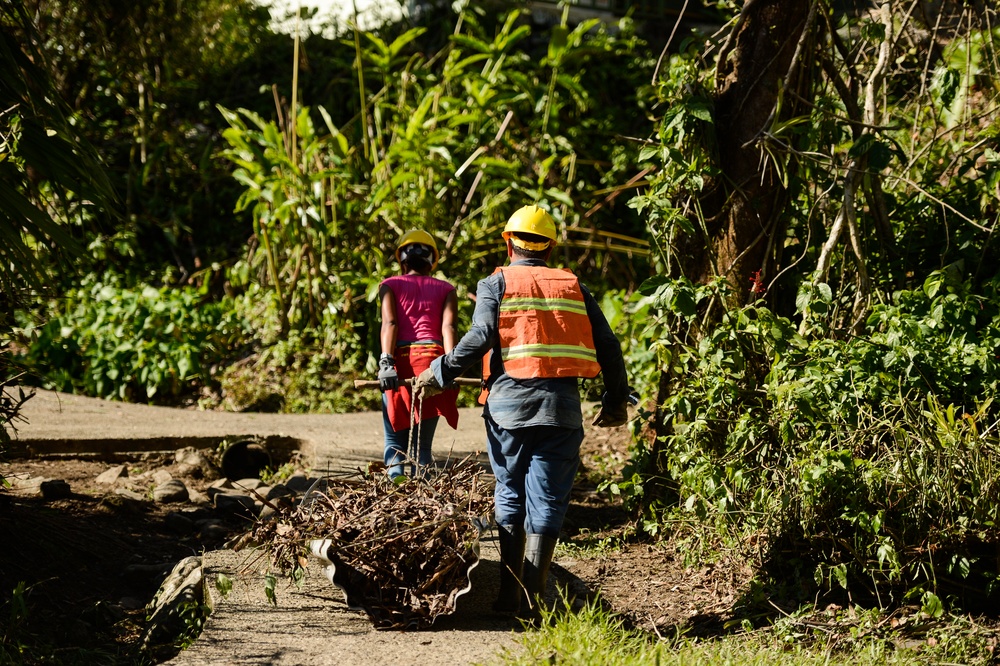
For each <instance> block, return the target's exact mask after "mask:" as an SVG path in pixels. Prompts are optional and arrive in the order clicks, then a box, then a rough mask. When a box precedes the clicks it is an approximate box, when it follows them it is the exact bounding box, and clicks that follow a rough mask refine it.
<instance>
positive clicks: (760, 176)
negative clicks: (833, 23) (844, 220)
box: [649, 0, 816, 493]
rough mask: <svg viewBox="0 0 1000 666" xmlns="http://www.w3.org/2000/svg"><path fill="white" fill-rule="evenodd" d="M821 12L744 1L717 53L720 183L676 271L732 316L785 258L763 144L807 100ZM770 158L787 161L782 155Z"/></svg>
mask: <svg viewBox="0 0 1000 666" xmlns="http://www.w3.org/2000/svg"><path fill="white" fill-rule="evenodd" d="M815 7H816V0H811V1H807V0H746V2H745V3H744V6H743V13H742V14H741V16H740V19H739V21H738V23H737V24H736V26H735V28H734V31H733V33H732V34H731V36H730V38H729V39H728V40H727V42H726V45H725V47H724V48H723V50H722V53H721V54H720V59H719V65H718V72H717V77H716V94H715V112H714V121H715V129H716V141H717V157H718V168H719V170H720V172H721V174H722V175H721V177H719V178H717V179H716V180H715V182H712V183H709V186H708V187H707V188H706V190H705V194H704V195H703V196H702V198H701V201H700V202H699V203H700V207H701V211H702V214H703V216H704V221H705V223H704V227H703V229H702V232H703V233H702V235H700V236H694V235H692V236H689V237H687V238H685V239H683V240H681V241H680V243H681V244H680V247H679V248H678V250H679V255H680V257H681V262H680V270H681V271H682V272H683V274H684V275H685V276H687V277H688V278H689V279H691V280H693V281H695V282H701V283H706V282H708V281H709V280H711V279H713V278H714V277H715V276H722V277H724V278H726V279H727V280H728V281H729V283H730V284H731V285H732V286H733V290H732V292H731V296H730V298H729V302H728V303H725V304H722V305H724V306H725V307H728V308H733V307H740V306H742V305H744V304H746V303H747V302H749V301H751V300H753V299H755V298H757V297H759V296H760V294H761V293H762V292H763V291H764V290H765V289H766V287H767V285H768V283H769V281H770V280H772V279H773V278H774V275H775V269H776V267H777V258H778V256H779V255H780V252H781V250H782V249H783V248H782V245H783V243H782V240H783V237H784V232H785V228H786V224H785V222H784V219H783V212H784V210H783V209H784V205H785V203H786V202H787V200H788V193H787V191H786V188H785V185H784V184H783V182H782V173H781V171H779V169H777V168H776V165H775V163H774V161H773V159H772V157H771V156H770V154H769V153H768V152H767V151H765V150H764V143H765V142H766V141H774V140H775V139H772V138H768V136H767V132H768V131H769V130H770V129H771V127H772V126H773V124H774V122H775V121H776V120H778V121H781V120H786V119H788V118H791V117H794V116H796V115H799V114H800V113H802V111H801V109H802V108H803V106H804V104H803V100H808V99H810V98H811V95H810V93H808V92H807V91H808V90H809V86H810V83H811V77H810V76H809V75H808V73H805V74H803V72H807V71H808V68H807V67H804V66H803V63H808V60H809V58H808V56H803V54H808V53H809V49H808V48H806V46H807V41H808V39H809V38H810V36H811V35H810V32H809V28H810V26H811V25H816V22H815V21H814V20H813V19H814V18H815ZM779 100H780V105H779ZM783 139H784V137H783ZM774 153H775V154H776V155H779V156H780V155H788V154H789V153H788V152H787V151H786V150H780V149H779V150H775V151H774ZM785 160H786V161H785V162H784V163H783V164H782V165H781V168H782V169H790V168H794V160H793V159H791V160H790V159H787V158H785ZM787 175H788V174H787V171H786V176H787ZM786 182H787V181H786ZM698 227H699V223H697V222H696V223H695V228H698ZM769 296H773V294H770V295H769ZM715 305H716V306H718V305H719V304H718V303H716V304H715ZM709 307H713V306H712V305H710V306H709ZM721 313H722V309H721V308H718V307H715V308H714V309H713V310H712V311H711V312H708V313H706V316H705V317H704V318H703V319H702V321H703V322H704V323H707V324H709V325H710V324H711V322H712V321H717V320H718V318H719V317H720V316H721ZM701 333H703V331H694V332H693V334H694V335H695V336H697V335H700V334H701ZM672 379H673V378H672V376H671V371H670V370H666V371H665V372H663V373H662V374H661V376H660V382H659V386H658V390H657V404H660V405H662V404H663V403H664V401H665V400H666V398H667V396H668V395H669V390H670V385H671V382H672ZM656 424H657V425H656V427H655V431H656V435H667V434H669V433H670V432H671V431H672V427H673V423H672V419H671V418H670V415H669V414H663V413H661V414H660V417H659V418H657V419H656ZM656 449H657V445H654V446H653V450H654V452H655V451H656ZM649 492H654V493H656V492H670V490H669V488H666V489H662V488H661V489H652V488H650V489H649Z"/></svg>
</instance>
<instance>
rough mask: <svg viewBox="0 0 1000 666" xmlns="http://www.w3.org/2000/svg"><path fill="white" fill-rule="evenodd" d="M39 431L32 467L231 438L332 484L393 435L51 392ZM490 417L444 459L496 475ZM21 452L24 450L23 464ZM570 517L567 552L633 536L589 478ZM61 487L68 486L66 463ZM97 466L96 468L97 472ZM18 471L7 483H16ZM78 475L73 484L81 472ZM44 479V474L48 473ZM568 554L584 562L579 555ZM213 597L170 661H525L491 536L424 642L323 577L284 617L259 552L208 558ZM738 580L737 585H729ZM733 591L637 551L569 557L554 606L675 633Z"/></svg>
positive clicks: (313, 420) (445, 434)
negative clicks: (494, 604)
mask: <svg viewBox="0 0 1000 666" xmlns="http://www.w3.org/2000/svg"><path fill="white" fill-rule="evenodd" d="M24 416H25V417H26V418H27V423H25V424H19V425H18V430H19V432H18V446H17V447H15V449H19V450H20V452H21V454H23V455H25V456H29V457H28V458H25V460H30V459H31V458H30V456H31V454H32V452H35V453H46V452H48V453H53V452H55V453H62V454H63V455H67V456H74V455H78V454H84V453H87V452H109V451H119V452H120V451H126V450H127V451H150V450H160V449H162V450H174V449H177V448H180V447H183V446H195V447H199V446H202V447H204V446H211V445H212V443H213V442H214V443H217V442H218V441H219V440H220V438H223V437H235V436H244V435H254V436H257V437H265V438H273V439H274V440H275V441H280V442H282V443H284V444H288V443H290V442H291V443H293V444H294V445H295V446H297V447H298V448H300V450H301V451H302V453H303V455H304V458H305V461H306V464H307V466H308V467H310V468H311V469H312V470H313V471H314V472H315V473H319V474H341V473H343V474H347V473H351V472H354V471H356V470H358V469H359V468H364V467H365V466H366V465H367V464H368V463H369V462H370V461H376V460H379V459H380V457H381V450H382V423H381V415H380V414H378V413H362V414H338V415H333V414H312V415H287V414H259V413H254V414H236V413H223V412H203V411H194V410H179V409H170V408H163V407H151V406H146V405H130V404H123V403H114V402H106V401H101V400H94V399H89V398H82V397H79V396H71V395H65V394H56V393H52V392H48V391H38V392H37V395H36V396H35V397H34V398H33V399H32V400H30V401H29V402H28V403H27V405H26V408H25V410H24ZM623 435H624V433H623V432H618V433H615V432H614V431H611V432H609V431H595V432H593V433H589V434H588V438H587V441H586V442H585V445H584V447H585V449H586V450H589V452H590V453H589V455H591V456H595V457H597V458H603V459H604V463H603V464H607V462H608V458H609V457H610V458H615V457H617V458H618V459H622V456H623V453H624V451H623V447H624V443H625V439H624V438H623ZM482 445H483V429H482V420H481V417H480V410H479V409H465V410H462V413H461V417H460V425H459V429H458V430H451V429H450V428H447V426H444V427H443V428H441V429H439V431H438V437H437V438H436V440H435V455H436V457H437V458H439V459H443V458H445V457H447V456H449V455H450V456H451V457H454V458H464V457H466V456H469V455H472V456H476V458H477V459H478V460H479V461H480V462H482V463H484V464H488V463H487V459H486V456H485V455H483V454H482V453H480V451H481V449H482ZM15 452H17V451H15ZM587 461H588V456H587V455H585V458H584V470H583V473H582V474H581V479H580V482H579V483H578V487H577V488H576V489H575V491H574V500H573V505H572V507H571V510H570V513H569V515H568V516H567V522H566V527H565V529H564V538H563V541H564V542H567V543H569V544H573V543H576V544H578V545H586V543H588V542H592V541H593V539H594V538H595V537H600V535H601V534H602V533H604V532H605V531H606V532H607V533H609V534H613V533H614V532H615V530H620V529H621V526H622V522H623V515H622V512H621V510H620V509H619V508H616V507H613V506H610V505H608V504H607V502H605V501H603V500H601V499H600V498H599V497H598V496H597V495H596V493H594V492H593V488H588V487H587V482H586V480H585V477H586V472H587V469H586V465H587ZM43 464H48V465H56V467H54V468H51V469H50V470H49V472H46V474H47V475H48V474H49V473H51V475H52V476H58V475H59V474H60V472H59V467H58V464H59V463H57V462H56V463H43ZM91 464H96V463H91ZM14 467H16V463H15V464H12V465H11V466H10V467H8V468H6V469H0V473H5V472H6V473H9V471H10V469H12V468H14ZM70 471H71V470H70V469H69V467H66V468H65V469H64V472H66V473H69V472H70ZM36 473H37V470H36ZM566 552H574V551H573V549H570V550H568V551H566ZM203 560H204V571H205V574H206V581H207V586H206V588H207V590H208V591H209V593H210V595H211V597H212V603H213V604H214V606H215V607H214V611H213V613H212V615H211V616H210V617H209V619H208V621H207V623H206V625H205V627H204V630H203V632H202V635H201V637H200V638H199V639H198V640H197V641H195V643H194V644H193V645H192V646H191V647H190V648H188V649H187V650H185V651H183V652H181V653H180V654H179V655H177V656H176V657H175V658H174V659H172V660H171V661H170V662H168V663H171V664H174V665H178V666H196V665H197V666H201V665H203V664H205V665H207V664H213V665H214V664H275V665H285V664H289V665H291V664H302V665H311V664H358V663H377V664H414V663H419V664H422V665H425V666H435V665H437V664H442V665H444V664H448V665H449V666H451V665H457V664H473V663H491V662H495V661H496V660H497V659H498V658H499V656H500V655H501V653H502V651H503V650H505V649H517V641H516V633H517V632H518V631H519V630H520V628H519V626H517V625H516V623H515V622H514V621H512V620H511V619H509V618H506V617H503V616H497V615H495V614H493V613H492V612H491V611H490V609H489V607H490V603H491V601H492V595H493V594H494V591H495V589H496V581H497V576H498V575H499V566H500V565H499V553H498V549H497V547H496V544H495V541H494V536H493V533H492V532H487V533H486V534H484V535H483V538H482V541H481V562H480V565H479V566H478V567H476V568H475V569H474V570H473V571H472V573H471V574H470V578H471V580H472V583H473V585H472V590H471V591H470V592H469V593H467V594H466V595H464V596H463V597H461V598H460V599H459V602H458V610H457V611H456V612H455V613H454V614H453V615H450V616H447V617H443V618H439V619H438V621H437V622H436V623H435V625H434V627H433V628H432V629H430V630H427V631H419V632H395V631H394V632H386V631H376V630H375V629H373V628H372V626H371V624H370V623H369V622H368V621H367V619H366V618H365V616H364V615H363V614H361V613H359V612H355V611H350V610H348V609H347V607H346V605H345V604H344V601H343V595H342V594H341V593H340V591H339V590H338V589H336V588H334V587H333V585H332V584H331V583H329V582H328V581H327V579H326V578H325V577H323V575H322V573H321V572H320V571H319V568H318V566H317V565H316V564H315V563H313V564H312V565H311V566H310V570H309V576H308V578H307V580H306V582H305V585H304V586H303V587H302V588H301V589H296V588H295V587H294V586H288V585H284V584H283V583H282V582H279V585H278V590H277V596H278V605H277V607H274V606H272V605H271V604H270V603H269V602H268V601H267V599H266V596H265V592H264V584H263V578H262V572H263V568H264V566H265V563H264V562H263V561H262V560H261V559H257V560H254V559H253V558H252V557H248V554H247V552H246V551H241V552H239V553H234V552H232V551H230V550H225V549H221V550H211V551H209V552H206V553H205V554H204V557H203ZM220 574H225V575H226V576H228V577H229V578H230V579H232V580H233V582H234V585H233V591H232V592H231V593H230V594H228V595H227V596H226V597H225V598H223V597H222V595H220V594H219V593H218V592H217V591H216V589H215V585H214V581H215V579H216V578H217V576H218V575H220ZM727 578H729V577H728V576H727ZM733 582H734V581H732V580H731V579H730V580H726V581H724V583H726V584H723V585H720V580H719V576H717V575H715V574H714V572H713V571H711V570H701V571H696V572H690V571H686V570H684V569H683V568H682V567H680V565H679V563H678V561H677V558H675V557H672V556H670V555H668V554H667V553H665V552H664V551H662V550H659V549H657V548H652V547H649V546H643V545H632V546H629V547H627V548H625V549H624V550H622V551H614V550H612V551H609V552H607V553H605V554H603V555H600V556H598V557H596V558H594V557H584V558H580V557H574V556H569V555H567V554H565V553H564V552H562V551H560V553H557V558H556V561H555V562H554V564H553V576H551V577H550V590H549V594H550V595H551V596H552V597H554V596H555V594H556V590H555V585H556V583H558V584H559V585H561V586H565V587H568V588H569V589H570V591H571V592H572V593H573V594H576V595H579V596H585V595H588V594H591V593H593V592H595V591H596V590H598V589H600V590H601V591H602V594H603V595H604V598H605V600H606V601H607V602H608V603H609V604H610V605H611V607H612V608H613V609H614V610H616V611H620V612H622V613H623V614H624V615H626V616H627V617H628V618H630V619H632V620H633V622H634V624H635V625H636V626H645V627H646V628H647V629H656V630H659V629H667V630H669V628H670V627H672V626H677V625H680V624H683V623H684V622H686V621H687V620H688V619H690V618H692V617H694V616H697V615H705V614H706V613H711V614H714V613H717V612H719V611H720V610H723V609H724V608H725V607H727V606H728V605H729V604H730V603H731V602H732V599H733V595H732V592H731V590H732V589H733V587H732V586H731V585H730V584H729V583H733Z"/></svg>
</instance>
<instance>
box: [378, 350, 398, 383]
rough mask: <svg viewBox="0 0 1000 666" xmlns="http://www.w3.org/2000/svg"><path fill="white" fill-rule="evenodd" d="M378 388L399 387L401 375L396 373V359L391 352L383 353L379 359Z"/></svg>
mask: <svg viewBox="0 0 1000 666" xmlns="http://www.w3.org/2000/svg"><path fill="white" fill-rule="evenodd" d="M378 388H379V390H380V391H396V390H398V389H399V375H398V374H397V373H396V361H395V359H393V358H392V355H391V354H382V356H381V357H380V358H379V360H378Z"/></svg>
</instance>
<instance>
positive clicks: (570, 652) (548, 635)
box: [503, 602, 996, 666]
mask: <svg viewBox="0 0 1000 666" xmlns="http://www.w3.org/2000/svg"><path fill="white" fill-rule="evenodd" d="M995 644H996V637H995V635H994V633H993V632H992V630H987V629H984V628H982V627H978V626H977V625H976V624H975V623H973V622H970V621H969V620H968V619H967V618H963V617H949V618H943V619H941V618H937V619H936V618H932V617H929V616H928V615H926V614H922V613H918V614H916V615H909V616H907V615H900V616H896V617H891V616H887V615H884V614H882V613H880V612H879V611H869V610H864V609H860V608H855V607H851V608H848V609H846V610H843V609H834V608H831V609H829V610H826V611H821V612H816V613H811V614H797V615H791V616H784V617H782V618H781V619H779V620H777V621H776V622H775V623H774V625H773V626H772V627H770V628H768V629H766V630H761V631H755V632H747V631H746V630H745V629H742V628H733V629H730V630H727V631H724V632H722V635H721V636H719V637H716V638H701V639H696V638H690V637H687V636H685V635H684V634H683V632H678V633H676V634H674V635H669V636H658V637H657V636H653V635H651V634H648V633H645V632H640V631H636V630H634V629H630V628H628V627H627V626H626V625H625V623H624V622H623V621H622V620H620V619H616V618H614V617H612V616H610V615H608V613H607V612H606V611H604V610H602V609H601V607H600V603H599V602H591V603H588V604H585V605H584V606H583V607H582V608H580V609H579V610H575V611H573V612H549V613H545V616H544V621H543V622H542V625H541V627H540V628H539V629H538V630H537V631H535V630H532V631H526V632H525V633H523V634H521V638H520V645H521V646H522V647H523V650H522V651H518V652H514V651H511V652H508V653H506V654H505V655H504V658H503V663H505V664H538V663H552V664H567V665H570V664H572V665H577V666H600V665H603V664H607V665H608V666H619V665H621V666H642V665H643V664H661V665H662V664H677V665H678V666H680V665H683V666H690V665H692V664H693V665H695V666H698V665H701V664H704V665H705V666H716V665H717V664H726V665H736V664H739V665H740V666H757V665H760V666H764V665H767V666H772V665H775V664H779V665H785V664H787V665H788V666H809V665H811V664H843V665H845V666H846V665H849V664H856V665H857V666H868V665H872V666H874V665H876V664H928V663H937V664H945V663H961V664H986V663H994V662H993V661H992V659H993V652H994V648H995Z"/></svg>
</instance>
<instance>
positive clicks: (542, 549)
mask: <svg viewBox="0 0 1000 666" xmlns="http://www.w3.org/2000/svg"><path fill="white" fill-rule="evenodd" d="M555 550H556V539H555V538H553V537H550V536H545V535H544V534H529V535H527V538H526V540H525V546H524V578H523V579H522V581H523V583H524V593H525V595H526V597H527V598H526V599H525V600H524V602H523V603H522V604H521V613H520V615H521V617H522V618H523V619H526V620H529V621H532V622H537V621H538V619H539V618H540V617H541V616H540V614H539V612H538V609H539V606H540V604H541V603H542V602H543V601H544V599H545V584H546V583H547V582H548V579H549V565H550V564H552V555H553V554H554V553H555Z"/></svg>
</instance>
